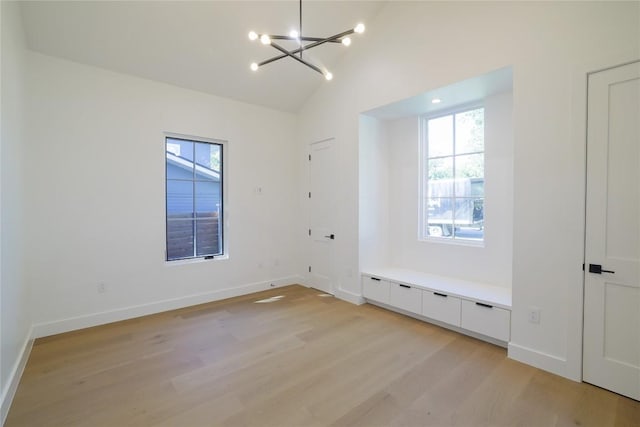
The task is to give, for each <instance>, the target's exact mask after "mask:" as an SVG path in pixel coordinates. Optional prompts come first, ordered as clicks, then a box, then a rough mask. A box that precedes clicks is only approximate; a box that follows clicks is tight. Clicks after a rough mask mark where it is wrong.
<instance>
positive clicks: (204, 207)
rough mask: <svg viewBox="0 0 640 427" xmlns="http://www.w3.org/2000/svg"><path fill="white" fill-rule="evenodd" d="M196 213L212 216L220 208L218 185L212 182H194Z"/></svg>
mask: <svg viewBox="0 0 640 427" xmlns="http://www.w3.org/2000/svg"><path fill="white" fill-rule="evenodd" d="M195 184H196V213H197V214H198V216H199V215H200V214H201V213H208V214H212V213H214V212H218V209H219V207H220V183H219V182H213V181H206V182H196V183H195Z"/></svg>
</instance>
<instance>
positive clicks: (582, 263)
mask: <svg viewBox="0 0 640 427" xmlns="http://www.w3.org/2000/svg"><path fill="white" fill-rule="evenodd" d="M582 271H584V262H583V263H582Z"/></svg>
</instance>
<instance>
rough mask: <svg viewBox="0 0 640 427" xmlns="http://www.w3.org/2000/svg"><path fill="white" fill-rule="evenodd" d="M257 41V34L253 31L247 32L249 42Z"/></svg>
mask: <svg viewBox="0 0 640 427" xmlns="http://www.w3.org/2000/svg"><path fill="white" fill-rule="evenodd" d="M257 39H258V33H256V32H255V31H249V40H251V41H254V40H257Z"/></svg>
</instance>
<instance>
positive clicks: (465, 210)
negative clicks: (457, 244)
mask: <svg viewBox="0 0 640 427" xmlns="http://www.w3.org/2000/svg"><path fill="white" fill-rule="evenodd" d="M483 219H484V199H474V198H464V199H456V212H455V218H454V220H455V225H456V227H455V237H456V238H457V239H472V240H482V238H483V237H484V229H483V228H484V221H483Z"/></svg>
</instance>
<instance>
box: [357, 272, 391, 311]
mask: <svg viewBox="0 0 640 427" xmlns="http://www.w3.org/2000/svg"><path fill="white" fill-rule="evenodd" d="M362 295H363V296H364V297H365V298H367V299H370V300H373V301H377V302H381V303H384V304H389V282H387V281H386V280H383V279H380V278H378V277H374V276H362Z"/></svg>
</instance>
